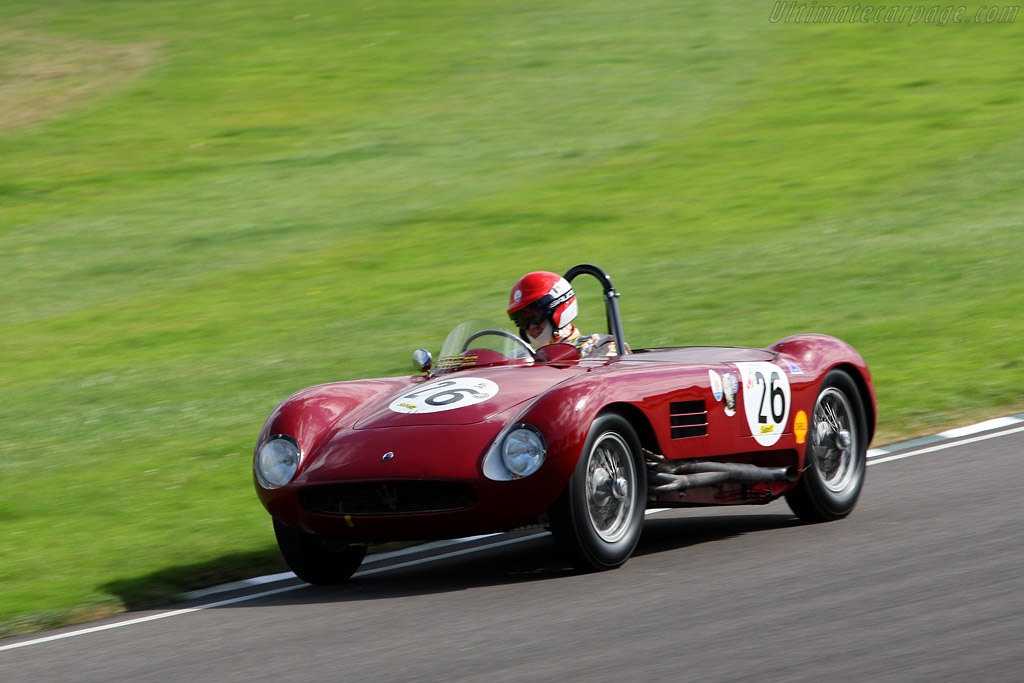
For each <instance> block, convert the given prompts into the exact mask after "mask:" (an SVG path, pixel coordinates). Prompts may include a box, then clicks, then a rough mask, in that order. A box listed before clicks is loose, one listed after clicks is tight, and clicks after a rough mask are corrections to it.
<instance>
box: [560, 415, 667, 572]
mask: <svg viewBox="0 0 1024 683" xmlns="http://www.w3.org/2000/svg"><path fill="white" fill-rule="evenodd" d="M646 501H647V476H646V470H645V469H644V462H643V453H642V451H641V449H640V440H639V439H638V438H637V436H636V432H635V431H634V430H633V427H632V426H631V425H630V424H629V422H628V421H627V420H626V419H624V418H622V417H620V416H619V415H615V414H607V415H602V416H601V417H599V418H598V419H597V420H595V421H594V424H593V425H591V427H590V432H589V434H588V435H587V440H586V443H585V444H584V447H583V452H582V454H581V455H580V459H579V462H578V463H577V464H576V469H575V471H574V472H573V475H572V477H571V478H570V480H569V484H568V486H566V488H565V491H563V492H562V495H561V496H560V497H559V499H558V501H557V502H556V503H555V505H554V506H553V507H552V508H551V511H550V514H549V517H550V520H551V532H552V533H553V534H554V536H555V539H556V541H557V542H558V544H559V546H560V547H561V548H562V550H563V551H564V552H565V554H566V556H567V559H568V560H569V562H570V563H571V564H572V565H573V566H574V567H575V568H576V569H579V570H580V571H601V570H604V569H614V568H615V567H618V566H620V565H622V563H624V562H625V561H626V560H627V559H629V556H630V555H632V554H633V550H634V549H635V548H636V544H637V541H639V540H640V531H641V529H642V527H643V521H644V508H645V507H646Z"/></svg>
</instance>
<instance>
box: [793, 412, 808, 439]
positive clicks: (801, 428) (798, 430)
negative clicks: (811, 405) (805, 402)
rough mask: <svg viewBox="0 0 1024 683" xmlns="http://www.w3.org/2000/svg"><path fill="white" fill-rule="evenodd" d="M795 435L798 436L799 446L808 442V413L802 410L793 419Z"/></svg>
mask: <svg viewBox="0 0 1024 683" xmlns="http://www.w3.org/2000/svg"><path fill="white" fill-rule="evenodd" d="M793 433H794V434H796V442H797V443H798V444H800V443H804V442H806V441H807V413H805V412H804V411H802V410H798V411H797V413H796V417H794V418H793Z"/></svg>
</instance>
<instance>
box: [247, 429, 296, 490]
mask: <svg viewBox="0 0 1024 683" xmlns="http://www.w3.org/2000/svg"><path fill="white" fill-rule="evenodd" d="M300 462H302V450H301V449H300V448H299V443H298V442H297V441H296V440H295V439H293V438H292V437H290V436H288V435H287V434H277V435H275V436H272V437H270V438H269V439H267V440H266V441H264V442H263V444H262V445H261V446H260V447H259V450H257V451H256V460H255V462H254V463H253V464H254V469H255V470H256V480H257V481H259V483H260V486H262V487H263V488H265V489H277V488H281V487H282V486H284V485H285V484H287V483H288V482H290V481H291V480H292V477H294V476H295V471H296V470H298V469H299V463H300Z"/></svg>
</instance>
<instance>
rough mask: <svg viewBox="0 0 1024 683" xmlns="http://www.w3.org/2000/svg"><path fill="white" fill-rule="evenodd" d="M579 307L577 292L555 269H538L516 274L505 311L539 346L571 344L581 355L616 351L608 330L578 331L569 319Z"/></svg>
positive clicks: (602, 354)
mask: <svg viewBox="0 0 1024 683" xmlns="http://www.w3.org/2000/svg"><path fill="white" fill-rule="evenodd" d="M577 313H578V307H577V305H576V292H574V291H573V289H572V285H570V284H569V282H568V280H566V279H565V278H563V277H562V276H561V275H558V274H557V273H552V272H549V271H546V270H539V271H535V272H533V273H527V274H526V275H524V276H522V277H521V278H519V280H518V281H517V282H516V284H515V285H513V287H512V294H511V295H510V297H509V304H508V315H509V317H510V318H512V322H514V323H515V324H516V327H518V328H519V336H520V337H522V338H523V339H524V340H526V341H528V342H530V344H532V345H533V348H535V349H539V348H540V347H542V346H547V345H548V344H572V345H573V346H575V347H576V348H577V349H578V350H579V352H580V357H581V358H594V357H598V356H614V355H617V353H618V352H617V351H616V349H615V338H614V337H612V336H611V335H609V334H592V335H589V336H585V335H583V334H581V333H580V331H579V330H578V329H576V326H575V325H573V324H572V321H573V320H575V319H576V315H577Z"/></svg>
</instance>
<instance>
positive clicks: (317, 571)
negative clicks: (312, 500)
mask: <svg viewBox="0 0 1024 683" xmlns="http://www.w3.org/2000/svg"><path fill="white" fill-rule="evenodd" d="M274 535H275V536H277V547H278V548H280V549H281V555H283V556H284V561H285V562H287V563H288V566H289V567H290V568H291V570H292V571H293V572H295V575H296V576H298V577H299V578H300V579H302V580H303V581H305V582H306V583H314V584H330V583H341V582H342V581H345V580H347V579H348V578H349V577H350V576H352V575H353V574H354V573H355V571H356V570H357V569H359V565H360V564H362V562H363V557H365V556H366V546H359V545H349V544H348V543H345V542H343V541H335V540H333V539H328V538H323V537H322V536H316V535H314V534H307V533H305V532H303V531H299V530H298V529H293V528H291V527H290V526H288V525H286V524H284V523H282V522H280V521H278V520H277V519H275V520H274Z"/></svg>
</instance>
